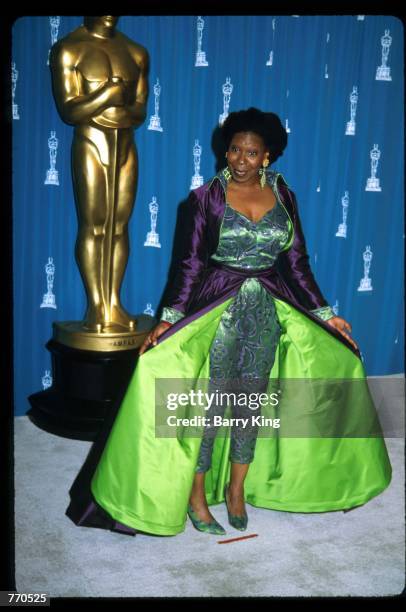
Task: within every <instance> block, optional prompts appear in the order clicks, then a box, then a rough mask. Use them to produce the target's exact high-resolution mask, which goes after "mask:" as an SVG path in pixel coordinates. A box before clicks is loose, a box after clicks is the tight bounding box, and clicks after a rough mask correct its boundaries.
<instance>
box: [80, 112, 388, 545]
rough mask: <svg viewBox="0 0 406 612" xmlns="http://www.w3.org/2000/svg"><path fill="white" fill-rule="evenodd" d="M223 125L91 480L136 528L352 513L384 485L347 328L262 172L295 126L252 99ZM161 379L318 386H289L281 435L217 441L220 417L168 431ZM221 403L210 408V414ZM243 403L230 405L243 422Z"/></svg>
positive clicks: (234, 434)
mask: <svg viewBox="0 0 406 612" xmlns="http://www.w3.org/2000/svg"><path fill="white" fill-rule="evenodd" d="M222 134H223V136H224V141H225V145H226V147H227V153H226V159H227V166H226V168H225V169H224V170H223V171H221V172H219V173H218V174H217V175H216V176H215V177H214V178H213V179H212V180H211V181H209V182H208V183H206V184H205V185H203V186H201V187H199V188H198V189H196V190H194V191H192V192H191V193H190V195H189V198H188V201H187V205H186V209H185V214H184V216H183V217H182V222H183V226H182V229H183V232H182V235H183V236H184V239H185V243H184V248H183V254H182V256H181V257H180V260H179V268H178V271H177V273H176V275H175V277H174V279H173V281H172V282H171V283H170V285H169V287H168V289H167V291H166V293H165V296H164V298H165V299H164V303H165V307H164V309H163V312H162V316H161V321H160V323H159V324H158V325H157V326H156V327H155V328H154V329H153V330H152V332H151V333H150V334H149V335H148V337H147V338H146V339H145V342H144V344H143V345H142V347H141V349H140V359H139V360H138V363H137V366H136V368H135V370H134V374H133V377H132V379H131V381H130V383H129V386H128V389H127V392H126V395H125V397H124V400H123V402H122V404H121V407H120V410H119V413H118V415H117V417H116V420H115V422H114V425H113V428H112V430H111V433H110V436H109V439H108V441H107V444H106V447H105V449H104V452H103V455H102V457H101V459H100V461H99V463H98V466H97V469H96V472H95V474H94V477H93V479H92V482H91V490H92V494H93V497H94V500H95V502H96V506H97V507H101V508H103V509H104V511H106V512H107V513H108V515H109V516H111V517H113V519H114V520H115V521H117V522H118V523H121V524H122V526H123V529H125V526H127V528H128V529H129V530H130V531H131V530H140V531H146V532H149V533H155V534H161V535H173V534H176V533H179V532H181V531H183V530H184V526H185V521H186V515H187V514H188V515H189V517H190V519H191V520H192V522H193V524H194V526H195V527H196V528H197V529H199V530H200V531H205V532H208V533H214V534H222V533H225V530H224V528H223V527H222V526H221V525H219V523H217V521H216V520H215V518H214V517H213V515H212V514H211V512H210V510H209V505H213V504H216V503H220V502H221V501H223V500H225V502H226V505H227V510H228V518H229V522H230V524H231V525H232V526H233V527H235V528H237V529H240V530H244V529H246V527H247V522H248V517H247V512H246V508H245V503H244V502H245V500H247V501H248V502H249V503H251V504H252V505H254V506H260V507H264V508H271V509H277V510H287V511H298V512H320V511H328V510H339V509H342V510H344V509H348V508H351V507H354V506H358V505H361V504H363V503H365V502H366V501H368V500H369V499H370V498H371V497H373V496H375V495H377V494H378V493H380V492H381V491H383V490H384V489H385V488H386V487H387V486H388V484H389V482H390V479H391V466H390V462H389V459H388V455H387V451H386V447H385V443H384V441H383V438H382V436H381V435H380V432H378V435H376V429H377V427H378V429H379V424H378V425H377V421H376V412H375V408H374V406H373V403H372V401H371V399H370V396H369V393H368V388H367V385H366V381H365V372H364V370H363V366H362V362H361V359H360V356H359V351H358V348H357V345H356V344H355V342H354V341H353V340H352V338H351V337H350V335H349V333H348V332H350V331H351V326H350V324H349V323H347V321H345V320H344V319H343V318H341V317H337V316H334V312H333V311H332V309H331V308H330V306H329V305H328V304H327V302H326V300H325V299H324V297H323V295H322V294H321V292H320V289H319V287H318V286H317V283H316V282H315V280H314V278H313V275H312V272H311V270H310V267H309V262H308V255H307V252H306V247H305V241H304V237H303V233H302V229H301V225H300V220H299V216H298V210H297V204H296V200H295V196H294V193H293V192H292V191H291V190H290V189H289V188H288V186H287V184H286V182H285V181H284V179H283V177H282V176H281V175H280V174H278V173H276V172H274V171H271V170H270V169H269V164H270V163H272V162H274V161H275V160H276V159H277V158H278V157H279V156H280V155H282V153H283V149H284V148H285V146H286V142H287V136H286V132H285V130H284V128H283V126H282V124H281V122H280V120H279V118H278V117H277V116H276V115H274V114H273V113H263V112H261V111H259V110H257V109H254V108H250V109H248V110H246V111H240V112H236V113H231V114H230V115H229V116H228V118H227V119H226V121H225V123H224V125H223V127H222ZM162 379H167V380H176V379H181V380H190V381H196V380H197V379H199V380H208V381H209V390H210V391H211V392H213V391H214V390H216V389H218V388H220V389H229V388H230V381H231V382H232V383H234V382H235V381H237V383H238V385H240V387H239V388H241V389H244V390H245V393H246V391H247V389H248V390H255V391H257V392H258V391H260V392H264V391H266V390H267V389H268V390H269V388H270V387H272V384H271V383H272V382H273V381H275V380H276V381H278V383H279V385H280V384H281V381H286V380H290V379H293V380H295V381H296V382H297V381H301V380H302V379H303V380H304V381H307V382H309V381H310V382H311V381H314V380H318V381H319V380H320V379H321V380H323V381H324V382H323V384H322V385H321V386H320V385H319V386H318V387H317V389H316V391H315V390H314V389H312V392H311V393H310V396H308V397H310V398H311V399H310V401H307V400H306V401H305V400H304V397H305V395H306V393H305V392H304V391H303V392H302V388H300V390H299V394H297V393H296V395H294V394H293V395H292V391H291V389H290V395H289V389H288V388H287V387H286V388H285V389H284V391H283V392H285V391H286V392H287V395H286V397H288V398H289V401H285V403H284V404H283V402H282V403H281V404H280V405H279V408H280V409H281V411H280V414H281V417H282V418H281V419H280V420H281V421H283V419H285V421H286V422H288V423H290V425H289V427H291V425H292V423H293V424H294V427H293V429H290V430H289V428H288V427H287V426H286V427H285V430H284V431H285V434H284V435H282V434H281V433H280V434H279V435H273V434H272V433H271V434H270V435H262V436H260V435H259V427H258V424H252V425H251V426H248V429H247V431H244V432H243V431H242V427H241V426H240V427H238V426H233V427H231V434H230V435H229V436H220V435H218V427H214V426H213V419H211V421H210V422H208V424H206V423H205V424H204V425H203V426H202V427H201V428H200V429H199V430H198V431H199V433H198V435H195V436H193V435H187V434H186V435H181V434H180V433H179V431H180V430H179V429H178V430H176V431H177V433H176V434H175V435H172V436H171V437H168V436H167V437H165V434H164V436H162V437H159V436H157V435H156V434H157V430H156V429H155V426H156V419H158V418H159V417H158V416H157V413H156V412H155V409H156V403H155V391H156V389H157V387H156V386H155V384H156V382H157V381H158V380H162ZM344 379H346V380H347V379H350V380H352V381H361V387H360V386H359V385H358V387H357V395H356V396H354V395H351V396H350V395H348V393H347V394H345V393H343V392H342V385H341V386H340V384H338V383H341V382H342V381H343V380H344ZM331 381H333V383H334V384H333V385H331ZM231 386H232V385H231ZM360 388H361V391H362V392H361V393H359V389H360ZM337 390H338V391H337ZM353 391H354V390H353V389H352V392H353ZM315 393H316V395H315ZM298 396H299V398H300V401H299V405H296V406H295V401H296V400H297V397H298ZM354 397H355V399H356V401H352V402H349V398H352V399H354ZM295 398H296V400H295ZM282 399H283V397H282ZM296 404H297V401H296ZM349 404H351V406H350V409H351V411H350V412H348V413H347V412H346V409H347V410H349V408H348V406H349ZM206 408H207V407H206ZM225 409H226V407H225V406H224V405H222V404H221V403H220V405H219V406H217V405H213V406H212V407H210V408H209V410H207V411H206V412H207V416H209V417H214V416H215V415H217V416H222V415H224V414H225V412H224V411H225ZM250 410H251V408H249V407H247V406H242V407H241V406H239V405H237V403H236V402H234V404H232V405H231V413H232V414H233V415H235V416H236V417H237V418H238V417H240V419H241V420H240V421H239V422H242V421H243V419H244V417H248V416H249V412H250ZM271 412H272V411H271ZM333 413H334V414H333ZM347 414H348V416H345V418H344V420H343V415H347ZM338 415H339V416H338ZM340 419H341V420H340ZM299 421H300V427H302V429H300V427H299V429H295V426H296V425H297V423H298V422H299ZM247 422H248V419H247ZM366 423H367V424H368V426H369V427H370V429H368V431H369V432H370V431H372V430H373V434H372V435H366V434H365V433H364V431H365V427H364V426H365V424H366ZM315 424H316V429H317V431H318V433H317V435H315V434H314V432H313V433H311V429H312V427H313V426H314V425H315ZM361 430H362V433H360V431H361ZM181 431H184V430H181ZM289 432H290V433H289ZM292 432H293V433H292ZM295 432H296V433H295ZM303 432H310V433H309V434H308V435H304V434H303ZM229 460H230V464H229ZM228 480H229V483H228Z"/></svg>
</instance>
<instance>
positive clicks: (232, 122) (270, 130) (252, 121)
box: [221, 107, 288, 162]
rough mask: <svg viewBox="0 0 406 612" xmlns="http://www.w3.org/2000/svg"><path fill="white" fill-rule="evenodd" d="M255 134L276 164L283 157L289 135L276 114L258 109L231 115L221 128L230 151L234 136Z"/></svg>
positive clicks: (236, 112)
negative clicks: (242, 133) (241, 133)
mask: <svg viewBox="0 0 406 612" xmlns="http://www.w3.org/2000/svg"><path fill="white" fill-rule="evenodd" d="M238 132H254V133H255V134H258V136H260V137H261V138H262V140H263V141H264V144H265V146H266V147H267V148H269V151H270V154H269V157H270V161H271V162H274V161H276V160H277V159H278V157H280V156H281V155H283V150H284V149H285V148H286V145H287V144H288V135H287V132H286V130H285V128H284V127H283V125H282V122H281V120H280V119H279V117H278V115H276V114H275V113H265V112H263V111H260V110H258V109H257V108H253V107H251V108H249V109H247V110H241V111H235V112H233V113H230V114H229V115H228V117H227V119H226V120H225V121H224V123H223V125H222V127H221V135H222V138H223V140H224V144H225V145H226V148H227V149H228V148H229V146H230V143H231V141H232V139H233V136H234V134H237V133H238Z"/></svg>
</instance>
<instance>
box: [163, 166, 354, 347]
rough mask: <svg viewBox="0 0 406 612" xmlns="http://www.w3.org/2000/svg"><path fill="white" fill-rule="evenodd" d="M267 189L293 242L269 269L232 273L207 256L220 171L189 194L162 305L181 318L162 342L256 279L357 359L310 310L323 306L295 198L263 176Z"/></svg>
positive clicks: (214, 235)
mask: <svg viewBox="0 0 406 612" xmlns="http://www.w3.org/2000/svg"><path fill="white" fill-rule="evenodd" d="M267 182H268V184H274V185H275V187H276V189H277V190H278V193H279V196H280V199H281V202H282V204H283V205H284V207H285V209H286V212H287V213H288V215H289V217H290V220H291V222H292V227H293V237H292V239H291V241H290V243H289V245H288V248H286V249H285V250H284V251H282V252H281V253H280V254H279V256H278V258H277V261H276V262H275V264H274V265H273V266H271V267H270V268H267V269H265V270H242V269H240V270H236V269H235V268H232V267H230V266H227V265H225V264H220V263H218V262H216V261H215V260H211V259H210V257H211V255H213V254H214V253H215V251H216V249H217V245H218V242H219V236H220V226H221V221H222V218H223V215H224V211H225V206H226V180H225V178H224V176H223V173H222V172H219V173H218V174H217V175H216V176H215V177H214V178H213V179H212V180H211V181H209V182H208V183H205V184H204V185H202V186H201V187H199V188H198V189H195V190H193V191H191V192H190V194H189V197H188V200H187V202H186V205H185V208H184V212H183V214H182V216H181V217H180V223H181V228H180V230H181V234H182V236H183V238H184V243H183V248H182V255H181V256H180V258H179V260H178V269H177V272H176V274H175V276H174V278H173V280H172V282H170V284H169V285H168V287H167V288H166V291H165V292H164V297H163V305H164V306H166V307H170V308H175V309H176V310H177V311H179V312H181V313H183V314H184V315H185V316H184V318H182V319H180V320H179V321H177V322H176V323H174V324H173V325H172V327H171V328H169V329H168V330H167V331H166V332H164V333H163V334H162V335H161V336H160V337H159V338H158V342H159V341H160V340H163V339H164V338H166V337H168V336H169V335H171V334H172V333H174V332H175V331H177V330H178V329H180V328H181V327H183V325H186V324H187V323H188V322H190V321H191V320H193V319H195V318H196V316H200V315H201V314H204V312H206V311H207V310H208V309H210V308H212V307H214V306H217V305H218V304H219V303H221V302H222V301H223V300H226V299H228V298H229V297H231V296H233V295H236V293H237V292H238V289H239V287H240V286H241V284H242V283H243V281H244V280H245V279H246V278H247V277H249V276H256V277H257V278H258V280H259V281H260V282H261V283H262V284H263V286H264V287H265V288H266V289H267V290H268V291H269V292H270V293H271V294H272V295H273V296H275V297H276V298H279V299H281V300H284V301H285V302H287V303H289V304H291V305H293V306H294V307H295V308H297V309H298V310H300V311H301V312H302V313H304V314H305V315H306V316H307V317H309V318H310V319H312V320H313V321H315V322H316V323H317V324H318V325H321V326H322V327H323V328H325V329H326V330H327V331H328V332H329V333H330V334H332V335H334V336H335V337H336V338H338V339H339V340H340V341H341V342H343V343H344V344H345V345H346V346H348V347H349V348H350V349H351V350H352V351H353V352H354V353H355V354H356V355H358V356H359V352H358V351H356V350H355V349H354V348H353V347H352V345H351V344H350V343H349V342H348V341H347V340H346V339H345V338H344V337H343V336H342V335H341V334H340V332H338V331H336V330H335V329H334V328H332V327H330V326H329V325H328V324H327V323H326V322H325V321H322V320H321V319H320V318H319V317H318V316H317V315H315V314H313V313H311V312H310V311H311V310H315V309H318V308H321V307H323V306H328V303H327V301H326V300H325V298H324V297H323V295H322V293H321V291H320V289H319V287H318V285H317V283H316V281H315V279H314V276H313V273H312V271H311V268H310V265H309V256H308V254H307V250H306V244H305V238H304V235H303V231H302V227H301V223H300V219H299V213H298V208H297V203H296V198H295V194H294V193H293V191H291V190H290V189H289V187H288V186H287V184H286V182H285V180H284V179H283V177H282V175H281V174H277V173H276V172H274V171H272V170H270V171H268V172H267Z"/></svg>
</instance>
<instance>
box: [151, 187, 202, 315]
mask: <svg viewBox="0 0 406 612" xmlns="http://www.w3.org/2000/svg"><path fill="white" fill-rule="evenodd" d="M179 223H180V227H179V234H180V236H181V240H182V245H181V248H180V254H179V255H178V257H177V260H176V265H177V271H176V273H175V276H174V278H173V280H172V281H171V282H170V283H169V284H168V286H167V288H166V290H165V292H164V296H163V300H162V301H163V304H164V307H163V311H162V316H161V319H160V320H161V321H168V322H169V323H175V322H176V321H178V320H179V319H181V318H182V317H184V316H185V314H186V312H187V309H188V306H189V304H190V302H191V299H192V297H193V294H194V292H195V290H196V289H197V288H198V286H199V285H200V282H201V278H202V272H203V270H204V269H205V267H206V263H207V257H208V244H207V234H206V214H205V210H204V207H203V204H202V202H201V201H200V200H199V199H198V198H197V196H196V194H195V192H194V191H191V192H190V194H189V197H188V199H187V200H186V202H185V203H184V205H183V208H182V210H181V212H180V217H179Z"/></svg>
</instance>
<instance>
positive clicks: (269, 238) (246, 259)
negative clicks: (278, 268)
mask: <svg viewBox="0 0 406 612" xmlns="http://www.w3.org/2000/svg"><path fill="white" fill-rule="evenodd" d="M289 225H290V224H289V218H288V215H287V213H286V211H285V209H284V208H283V206H282V205H281V203H280V202H279V200H278V199H277V200H276V204H275V206H274V207H273V208H272V209H271V210H268V211H267V212H266V213H265V214H264V215H263V217H262V218H261V219H260V220H259V221H257V222H254V221H251V219H249V218H248V217H246V216H245V215H244V214H243V213H241V212H239V211H238V210H235V209H234V208H232V207H231V206H230V205H229V204H226V209H225V212H224V216H223V220H222V223H221V227H220V238H219V244H218V247H217V249H216V252H215V253H214V254H213V255H212V256H211V257H212V259H215V260H216V261H219V262H222V263H225V264H227V265H229V266H235V267H238V268H245V269H251V268H252V269H260V268H269V267H270V266H272V265H273V263H274V262H275V260H276V258H277V256H278V254H279V253H280V252H281V251H282V250H283V248H284V247H285V246H286V244H287V243H288V241H289V238H290V231H289Z"/></svg>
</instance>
